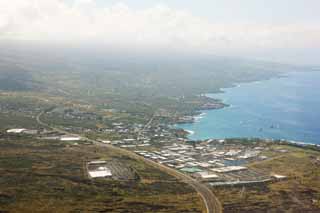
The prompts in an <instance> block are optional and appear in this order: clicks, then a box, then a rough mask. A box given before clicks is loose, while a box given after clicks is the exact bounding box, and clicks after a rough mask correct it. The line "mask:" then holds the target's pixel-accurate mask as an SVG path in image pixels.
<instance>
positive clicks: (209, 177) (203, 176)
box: [197, 171, 219, 179]
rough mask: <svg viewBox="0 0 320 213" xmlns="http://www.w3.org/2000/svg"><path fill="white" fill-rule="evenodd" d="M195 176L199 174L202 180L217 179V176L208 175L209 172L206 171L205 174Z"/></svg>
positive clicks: (200, 173)
mask: <svg viewBox="0 0 320 213" xmlns="http://www.w3.org/2000/svg"><path fill="white" fill-rule="evenodd" d="M197 174H199V175H200V177H201V178H203V179H216V178H219V176H218V175H216V174H212V173H209V172H207V171H205V172H198V173H197Z"/></svg>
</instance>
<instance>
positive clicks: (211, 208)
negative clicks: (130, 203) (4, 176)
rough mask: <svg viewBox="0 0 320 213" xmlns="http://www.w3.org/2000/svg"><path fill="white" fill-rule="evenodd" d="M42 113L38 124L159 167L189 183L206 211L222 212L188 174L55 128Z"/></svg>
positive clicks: (215, 200)
mask: <svg viewBox="0 0 320 213" xmlns="http://www.w3.org/2000/svg"><path fill="white" fill-rule="evenodd" d="M43 113H44V112H41V113H39V114H38V115H37V117H36V119H37V122H38V123H39V124H40V125H42V126H45V127H48V128H50V129H53V130H54V131H57V132H61V133H64V134H68V135H72V136H77V137H82V138H83V139H85V140H87V141H90V142H92V143H94V144H95V145H97V146H102V147H107V148H109V149H111V150H114V151H116V152H119V153H122V154H123V155H126V156H129V157H131V158H133V159H136V160H141V161H143V162H145V163H147V164H149V165H151V166H154V167H156V168H158V169H160V170H161V171H164V172H166V173H167V174H170V175H172V176H174V177H176V178H177V179H179V180H181V181H183V182H185V183H187V184H189V185H190V186H191V187H192V188H194V189H195V190H196V191H197V192H198V194H199V195H200V196H201V198H202V200H203V203H204V204H205V207H206V212H207V213H221V212H222V206H221V203H220V202H219V200H218V198H217V197H216V196H215V195H214V194H213V192H212V191H211V190H210V188H209V187H207V186H206V185H204V184H202V183H200V182H198V181H197V180H195V179H193V178H191V177H190V176H188V175H185V174H184V173H181V172H178V171H177V170H175V169H172V168H169V167H167V166H164V165H163V164H160V163H157V162H154V161H151V160H149V159H146V158H144V157H142V156H139V155H137V154H135V153H134V152H131V151H128V150H125V149H121V148H119V147H115V146H112V145H108V144H104V143H101V142H99V141H96V140H92V139H89V138H86V137H83V136H81V135H78V134H73V133H69V132H67V131H65V130H62V129H59V128H56V127H52V126H50V125H49V124H47V123H45V122H43V121H41V119H40V118H41V116H42V115H43Z"/></svg>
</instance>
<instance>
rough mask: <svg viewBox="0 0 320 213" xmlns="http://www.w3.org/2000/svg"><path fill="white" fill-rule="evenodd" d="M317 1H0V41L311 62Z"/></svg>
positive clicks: (317, 39)
mask: <svg viewBox="0 0 320 213" xmlns="http://www.w3.org/2000/svg"><path fill="white" fill-rule="evenodd" d="M319 8H320V1H319V0H242V1H237V0H201V1H196V0H162V1H159V0H122V1H116V0H10V1H7V0H0V40H8V39H9V40H13V41H14V40H19V41H21V40H22V41H41V42H43V41H44V42H66V43H70V42H78V43H79V44H81V43H98V44H99V43H101V44H104V45H113V46H121V47H127V48H141V49H176V50H181V51H192V52H194V53H214V54H217V55H219V54H221V55H232V56H243V55H247V56H248V57H255V58H263V59H270V60H275V61H283V62H289V63H305V64H306V63H310V64H318V63H320V62H318V61H317V57H316V55H317V54H318V53H320V13H319V12H318V9H319Z"/></svg>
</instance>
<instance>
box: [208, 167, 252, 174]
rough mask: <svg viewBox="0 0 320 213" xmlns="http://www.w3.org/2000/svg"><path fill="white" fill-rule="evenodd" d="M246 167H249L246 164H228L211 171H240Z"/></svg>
mask: <svg viewBox="0 0 320 213" xmlns="http://www.w3.org/2000/svg"><path fill="white" fill-rule="evenodd" d="M245 169H247V168H246V167H244V166H226V167H221V168H214V169H211V171H214V172H219V173H223V172H232V171H240V170H245Z"/></svg>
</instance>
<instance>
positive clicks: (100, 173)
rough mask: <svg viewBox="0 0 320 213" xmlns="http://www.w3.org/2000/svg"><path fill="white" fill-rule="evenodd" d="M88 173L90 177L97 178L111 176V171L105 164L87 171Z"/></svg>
mask: <svg viewBox="0 0 320 213" xmlns="http://www.w3.org/2000/svg"><path fill="white" fill-rule="evenodd" d="M89 175H90V177H91V178H98V177H111V176H112V173H111V171H110V169H108V168H107V167H105V166H100V167H99V168H97V169H96V170H93V171H89Z"/></svg>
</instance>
